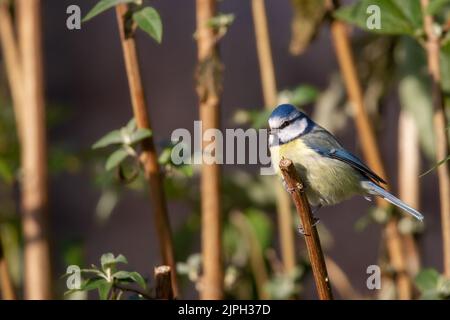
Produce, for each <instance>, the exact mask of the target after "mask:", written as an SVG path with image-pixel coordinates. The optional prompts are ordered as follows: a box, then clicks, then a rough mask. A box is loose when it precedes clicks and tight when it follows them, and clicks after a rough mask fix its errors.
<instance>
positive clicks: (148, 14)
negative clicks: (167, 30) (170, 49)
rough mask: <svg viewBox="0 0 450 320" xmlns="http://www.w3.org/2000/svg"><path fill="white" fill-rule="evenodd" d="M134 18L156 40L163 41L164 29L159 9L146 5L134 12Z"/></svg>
mask: <svg viewBox="0 0 450 320" xmlns="http://www.w3.org/2000/svg"><path fill="white" fill-rule="evenodd" d="M133 20H134V21H135V22H136V23H137V25H138V26H139V28H141V29H142V30H143V31H145V32H146V33H147V34H149V35H150V36H151V37H152V38H153V39H155V40H156V42H158V43H161V40H162V32H163V29H162V22H161V18H160V16H159V13H158V11H156V10H155V9H154V8H152V7H145V8H143V9H140V10H139V11H137V12H135V13H133Z"/></svg>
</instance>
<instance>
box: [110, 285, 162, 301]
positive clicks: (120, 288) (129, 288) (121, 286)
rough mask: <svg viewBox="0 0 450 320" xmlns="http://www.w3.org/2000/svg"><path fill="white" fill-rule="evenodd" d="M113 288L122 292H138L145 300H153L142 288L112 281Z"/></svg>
mask: <svg viewBox="0 0 450 320" xmlns="http://www.w3.org/2000/svg"><path fill="white" fill-rule="evenodd" d="M114 288H116V289H119V290H122V291H124V292H125V291H128V292H133V293H136V294H139V295H141V296H143V297H144V298H145V299H147V300H153V299H154V298H153V297H152V296H150V295H149V294H148V293H147V292H145V291H143V290H140V289H136V288H132V287H128V286H124V285H122V284H119V283H114V285H113V289H114Z"/></svg>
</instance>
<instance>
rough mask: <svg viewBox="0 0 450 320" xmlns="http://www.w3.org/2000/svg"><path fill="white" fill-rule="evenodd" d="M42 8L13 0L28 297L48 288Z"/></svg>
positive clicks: (47, 294)
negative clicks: (16, 27)
mask: <svg viewBox="0 0 450 320" xmlns="http://www.w3.org/2000/svg"><path fill="white" fill-rule="evenodd" d="M40 9H41V2H40V0H17V14H18V22H19V43H20V52H21V57H22V77H21V79H22V80H23V81H22V90H23V106H24V112H23V114H22V119H21V120H22V128H23V132H22V134H23V135H22V144H21V162H22V225H23V236H24V241H25V249H24V262H25V266H24V272H25V275H24V282H25V298H26V299H49V298H51V288H52V286H51V276H50V275H51V271H50V269H51V264H50V250H49V241H48V231H47V225H48V221H47V220H48V216H47V201H48V195H47V142H46V132H45V131H46V129H45V105H44V78H43V68H42V63H43V59H42V38H41V37H42V31H41V17H40ZM25 106H26V108H25ZM25 110H26V112H25Z"/></svg>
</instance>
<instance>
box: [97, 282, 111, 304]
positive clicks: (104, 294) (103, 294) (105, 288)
mask: <svg viewBox="0 0 450 320" xmlns="http://www.w3.org/2000/svg"><path fill="white" fill-rule="evenodd" d="M112 285H113V284H112V283H110V282H106V281H105V282H103V283H101V284H100V285H99V287H98V295H99V297H100V300H107V299H108V296H109V291H111V288H112Z"/></svg>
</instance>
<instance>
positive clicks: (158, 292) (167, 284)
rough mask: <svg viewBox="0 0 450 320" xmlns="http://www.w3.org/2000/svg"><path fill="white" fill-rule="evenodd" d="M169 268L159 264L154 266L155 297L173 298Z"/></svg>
mask: <svg viewBox="0 0 450 320" xmlns="http://www.w3.org/2000/svg"><path fill="white" fill-rule="evenodd" d="M171 273H172V272H171V270H170V267H169V266H159V267H156V268H155V271H154V275H155V284H156V285H155V298H156V299H165V300H172V299H173V290H172V284H171V281H170V278H171Z"/></svg>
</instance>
